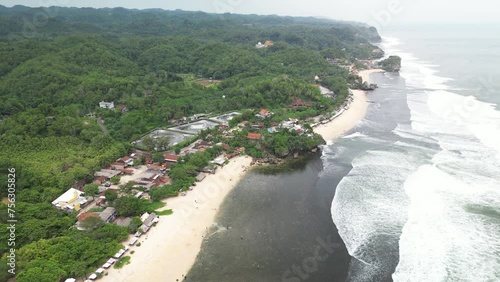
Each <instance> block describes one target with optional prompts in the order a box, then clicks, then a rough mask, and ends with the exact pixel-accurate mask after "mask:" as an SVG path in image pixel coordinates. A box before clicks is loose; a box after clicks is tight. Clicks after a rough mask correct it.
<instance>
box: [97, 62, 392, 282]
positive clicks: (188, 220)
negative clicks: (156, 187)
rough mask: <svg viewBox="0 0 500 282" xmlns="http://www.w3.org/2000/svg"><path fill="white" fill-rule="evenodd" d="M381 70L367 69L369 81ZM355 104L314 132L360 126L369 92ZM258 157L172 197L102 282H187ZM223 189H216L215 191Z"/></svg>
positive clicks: (332, 133)
mask: <svg viewBox="0 0 500 282" xmlns="http://www.w3.org/2000/svg"><path fill="white" fill-rule="evenodd" d="M375 72H383V71H382V70H379V69H373V70H365V71H361V72H360V73H359V75H360V76H361V77H362V79H363V81H368V80H369V75H370V74H371V73H375ZM352 92H353V102H352V103H351V105H350V106H349V108H348V109H347V110H345V111H344V112H343V113H342V114H341V115H340V116H338V117H337V118H335V119H333V120H332V121H330V122H328V123H326V124H322V125H320V126H318V127H316V128H314V132H316V133H318V134H320V135H321V136H322V137H323V139H325V140H326V141H332V140H335V139H337V138H338V137H340V136H342V135H343V134H344V133H345V132H347V131H349V130H350V129H352V128H354V127H355V126H356V125H357V124H358V122H359V121H361V120H362V119H363V118H364V116H365V115H366V111H367V108H368V101H367V97H366V91H361V90H352ZM251 162H252V158H250V157H243V156H240V157H236V158H233V159H231V161H230V163H229V164H227V165H225V166H224V167H223V168H221V169H219V170H217V172H216V173H215V174H213V175H208V176H207V177H206V178H205V179H204V180H203V181H202V182H199V183H197V185H196V187H195V188H194V190H193V191H188V193H187V195H186V196H184V197H183V196H178V197H175V198H169V199H166V200H164V201H163V202H165V203H167V206H166V207H165V209H172V210H173V211H174V213H173V214H172V215H167V216H161V217H160V222H159V223H158V224H157V226H155V227H154V228H151V230H150V231H149V232H148V233H147V234H146V235H143V236H141V237H140V238H139V241H138V243H141V246H139V247H138V246H133V247H130V251H132V250H133V251H134V254H133V255H131V256H130V257H131V259H130V264H129V265H125V266H124V267H123V268H122V269H114V268H109V269H108V270H106V272H107V273H108V274H107V275H105V276H103V278H102V281H110V282H114V281H124V282H125V281H136V280H137V281H140V280H144V281H157V280H159V279H160V280H161V281H183V280H184V277H185V275H187V273H188V272H189V270H190V269H191V267H192V266H193V264H194V263H195V261H196V257H197V256H198V253H199V252H200V250H201V245H202V243H203V240H204V238H205V237H206V236H207V235H210V234H207V233H206V232H207V230H209V229H210V227H211V226H212V225H213V224H214V220H215V216H216V214H217V211H218V209H219V207H220V205H221V204H222V203H223V201H224V199H225V198H226V196H227V195H228V194H229V192H230V191H231V190H232V189H233V188H234V187H235V186H236V184H237V183H238V182H239V180H240V179H242V178H243V176H244V175H245V174H246V172H247V171H248V168H249V167H250V163H251ZM215 187H217V188H216V189H214V188H215ZM130 251H129V254H130Z"/></svg>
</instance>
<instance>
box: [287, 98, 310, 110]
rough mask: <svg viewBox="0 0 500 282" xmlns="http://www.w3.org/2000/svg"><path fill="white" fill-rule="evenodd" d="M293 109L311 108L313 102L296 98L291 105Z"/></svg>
mask: <svg viewBox="0 0 500 282" xmlns="http://www.w3.org/2000/svg"><path fill="white" fill-rule="evenodd" d="M290 106H291V107H292V108H294V109H296V108H310V107H311V106H312V102H304V101H302V99H300V98H295V99H294V100H293V102H292V104H291V105H290Z"/></svg>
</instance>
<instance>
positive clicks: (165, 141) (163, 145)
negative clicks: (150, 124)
mask: <svg viewBox="0 0 500 282" xmlns="http://www.w3.org/2000/svg"><path fill="white" fill-rule="evenodd" d="M169 144H170V137H169V136H167V135H165V136H161V137H158V138H156V140H155V145H156V148H157V149H158V150H160V151H161V150H166V149H167V148H168V145H169Z"/></svg>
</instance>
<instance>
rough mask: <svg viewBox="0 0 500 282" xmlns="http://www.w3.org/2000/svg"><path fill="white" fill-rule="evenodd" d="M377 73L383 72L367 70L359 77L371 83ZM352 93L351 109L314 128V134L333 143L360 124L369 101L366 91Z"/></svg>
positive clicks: (353, 91) (360, 73)
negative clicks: (371, 78)
mask: <svg viewBox="0 0 500 282" xmlns="http://www.w3.org/2000/svg"><path fill="white" fill-rule="evenodd" d="M376 72H383V70H380V69H371V70H365V71H361V72H359V76H361V78H362V79H363V81H364V82H368V83H370V74H372V73H376ZM351 91H352V93H353V102H352V103H351V105H350V106H349V108H348V109H347V110H345V111H344V112H343V113H342V115H340V116H338V117H337V118H335V119H334V120H332V121H330V122H328V123H326V124H322V125H319V126H317V127H315V128H314V132H316V133H318V134H320V135H321V136H323V139H325V140H326V141H331V140H335V139H337V138H339V137H340V136H342V135H343V134H344V133H345V132H347V131H349V130H351V129H352V128H354V127H355V126H356V124H358V122H359V121H361V120H362V119H363V118H364V116H365V115H366V110H367V109H368V99H367V97H366V91H361V90H351Z"/></svg>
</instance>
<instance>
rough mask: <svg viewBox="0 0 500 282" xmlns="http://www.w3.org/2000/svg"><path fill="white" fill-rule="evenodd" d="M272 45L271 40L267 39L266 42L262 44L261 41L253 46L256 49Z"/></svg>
mask: <svg viewBox="0 0 500 282" xmlns="http://www.w3.org/2000/svg"><path fill="white" fill-rule="evenodd" d="M273 45H274V43H273V42H272V41H270V40H267V41H266V42H264V44H262V42H259V43H257V44H255V48H257V49H260V48H267V47H271V46H273Z"/></svg>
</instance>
